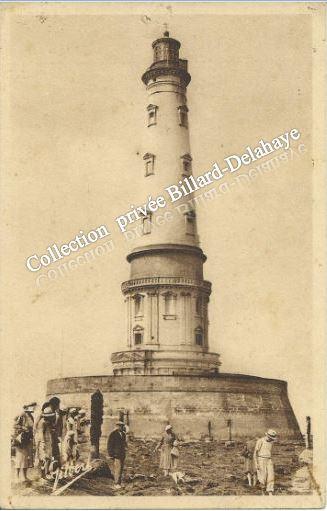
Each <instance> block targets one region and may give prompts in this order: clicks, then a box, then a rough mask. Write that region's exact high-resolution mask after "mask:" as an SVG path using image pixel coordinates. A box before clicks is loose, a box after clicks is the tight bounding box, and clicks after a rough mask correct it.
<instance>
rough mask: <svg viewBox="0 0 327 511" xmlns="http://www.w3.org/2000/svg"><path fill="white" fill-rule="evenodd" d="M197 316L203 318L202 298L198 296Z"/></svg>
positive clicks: (196, 303) (196, 304)
mask: <svg viewBox="0 0 327 511" xmlns="http://www.w3.org/2000/svg"><path fill="white" fill-rule="evenodd" d="M195 308H196V315H197V316H200V317H202V296H198V297H197V299H196V302H195Z"/></svg>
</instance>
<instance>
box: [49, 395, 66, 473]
mask: <svg viewBox="0 0 327 511" xmlns="http://www.w3.org/2000/svg"><path fill="white" fill-rule="evenodd" d="M49 406H50V408H51V410H52V412H53V413H54V414H55V423H54V427H53V453H54V457H55V459H56V460H58V463H59V464H60V458H61V451H62V448H61V444H62V435H63V424H64V421H63V416H64V413H63V411H62V410H61V409H60V399H59V397H57V396H53V397H52V398H51V399H49Z"/></svg>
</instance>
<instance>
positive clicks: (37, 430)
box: [12, 397, 90, 482]
mask: <svg viewBox="0 0 327 511" xmlns="http://www.w3.org/2000/svg"><path fill="white" fill-rule="evenodd" d="M36 409H37V403H30V404H28V405H25V406H24V407H23V410H22V413H21V414H20V415H18V416H17V417H15V420H14V428H13V434H12V447H13V449H14V456H15V469H16V479H17V481H22V482H24V481H27V480H28V479H27V470H28V469H29V468H33V467H36V468H38V469H39V471H40V475H41V477H43V478H47V477H49V474H50V473H52V472H53V471H54V470H56V468H58V467H59V466H61V465H62V464H65V465H66V466H70V465H73V464H74V463H75V462H76V460H77V459H78V457H79V451H78V446H79V444H81V443H83V442H86V441H87V436H88V425H89V422H90V421H88V419H87V418H86V412H85V410H83V409H77V408H69V409H67V410H61V409H60V399H59V398H58V397H52V398H51V399H49V401H47V402H45V403H43V405H42V407H41V410H40V412H39V413H35V412H36Z"/></svg>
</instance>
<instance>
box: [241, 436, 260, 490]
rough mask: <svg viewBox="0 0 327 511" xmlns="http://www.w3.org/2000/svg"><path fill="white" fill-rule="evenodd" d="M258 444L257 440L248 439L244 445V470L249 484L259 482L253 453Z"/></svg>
mask: <svg viewBox="0 0 327 511" xmlns="http://www.w3.org/2000/svg"><path fill="white" fill-rule="evenodd" d="M255 446H256V440H248V441H247V442H246V443H245V444H244V447H243V450H242V452H241V456H243V458H244V472H245V474H246V477H247V480H248V483H249V486H255V485H256V484H257V471H256V468H255V464H254V460H253V454H254V449H255Z"/></svg>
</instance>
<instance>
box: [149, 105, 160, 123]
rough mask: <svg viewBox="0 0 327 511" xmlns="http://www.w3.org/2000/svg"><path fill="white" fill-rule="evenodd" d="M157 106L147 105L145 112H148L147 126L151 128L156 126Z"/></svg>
mask: <svg viewBox="0 0 327 511" xmlns="http://www.w3.org/2000/svg"><path fill="white" fill-rule="evenodd" d="M157 110H158V107H157V105H148V107H147V111H148V126H153V125H154V124H157Z"/></svg>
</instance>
